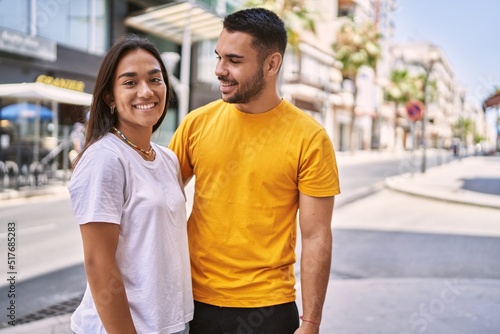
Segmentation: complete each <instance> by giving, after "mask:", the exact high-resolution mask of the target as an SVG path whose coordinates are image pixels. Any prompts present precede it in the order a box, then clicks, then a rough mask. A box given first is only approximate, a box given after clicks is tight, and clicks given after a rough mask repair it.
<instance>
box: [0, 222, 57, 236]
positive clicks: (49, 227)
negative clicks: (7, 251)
mask: <svg viewBox="0 0 500 334" xmlns="http://www.w3.org/2000/svg"><path fill="white" fill-rule="evenodd" d="M55 228H56V224H54V223H51V224H46V225H40V226H35V227H29V228H23V229H19V230H17V231H16V232H17V234H18V235H23V236H24V235H30V234H35V233H38V232H45V231H50V230H53V229H55ZM6 238H7V232H5V233H0V239H6Z"/></svg>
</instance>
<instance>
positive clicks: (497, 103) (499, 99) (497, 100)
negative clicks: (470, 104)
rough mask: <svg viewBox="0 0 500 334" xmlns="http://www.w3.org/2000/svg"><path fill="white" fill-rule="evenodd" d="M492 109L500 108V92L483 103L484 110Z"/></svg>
mask: <svg viewBox="0 0 500 334" xmlns="http://www.w3.org/2000/svg"><path fill="white" fill-rule="evenodd" d="M491 107H500V92H498V93H496V94H494V95H493V96H490V97H489V98H487V99H486V100H485V101H484V102H483V110H486V109H488V108H491Z"/></svg>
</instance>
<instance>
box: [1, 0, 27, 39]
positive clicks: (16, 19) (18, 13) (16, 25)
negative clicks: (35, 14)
mask: <svg viewBox="0 0 500 334" xmlns="http://www.w3.org/2000/svg"><path fill="white" fill-rule="evenodd" d="M28 18H29V0H18V1H10V0H0V26H2V27H4V28H8V29H12V30H16V31H20V32H24V33H26V34H27V33H29V27H28Z"/></svg>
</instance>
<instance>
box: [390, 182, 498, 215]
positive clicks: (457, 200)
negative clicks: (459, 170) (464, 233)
mask: <svg viewBox="0 0 500 334" xmlns="http://www.w3.org/2000/svg"><path fill="white" fill-rule="evenodd" d="M403 176H408V177H409V176H411V175H410V174H405V175H403ZM396 179H401V175H398V176H394V177H389V178H387V179H386V180H385V181H384V185H385V187H386V188H387V189H389V190H392V191H396V192H399V193H403V194H407V195H411V196H417V197H422V198H427V199H430V200H437V201H442V202H447V203H454V204H466V205H472V206H476V207H483V208H488V209H496V210H500V200H499V198H498V196H494V195H485V194H481V193H476V192H473V191H469V190H461V192H460V193H459V194H457V195H454V194H452V193H449V192H448V191H441V192H439V191H436V192H435V193H430V192H426V191H419V190H416V189H411V188H412V186H411V185H407V186H406V187H405V186H404V185H403V186H401V185H396V184H398V183H399V184H401V182H395V180H396ZM468 195H470V196H468ZM461 197H468V198H467V199H463V198H461Z"/></svg>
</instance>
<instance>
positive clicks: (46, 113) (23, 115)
mask: <svg viewBox="0 0 500 334" xmlns="http://www.w3.org/2000/svg"><path fill="white" fill-rule="evenodd" d="M38 110H39V112H40V121H51V120H52V118H53V117H54V113H53V112H52V110H50V109H48V108H46V107H44V106H42V105H40V106H37V105H36V104H32V103H16V104H11V105H8V106H5V107H3V108H2V109H1V110H0V120H1V119H5V120H8V121H17V120H21V119H26V120H28V121H34V120H35V119H36V116H37V112H38Z"/></svg>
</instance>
